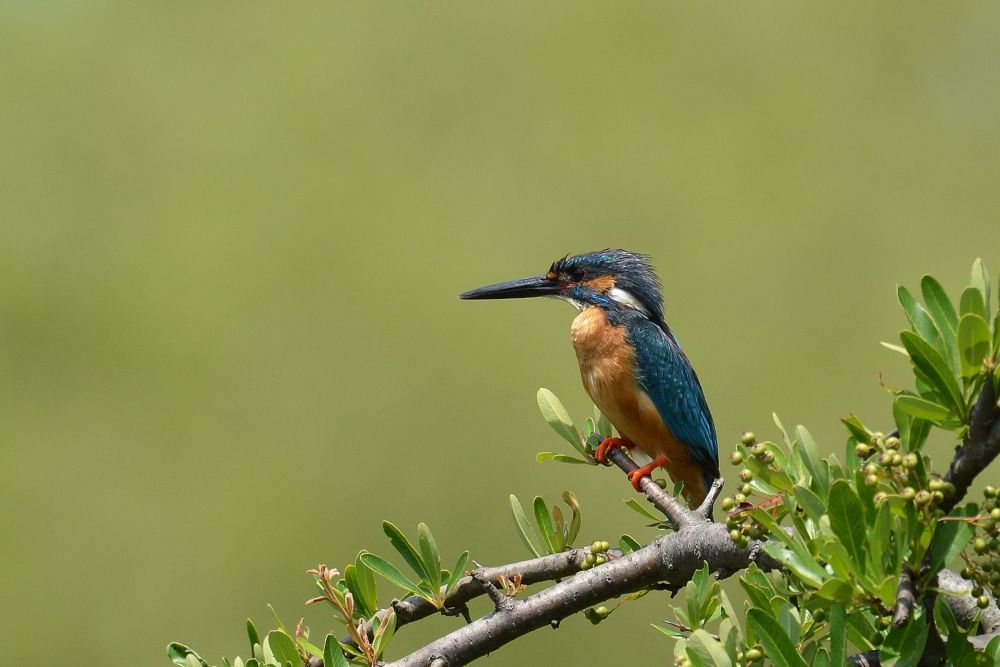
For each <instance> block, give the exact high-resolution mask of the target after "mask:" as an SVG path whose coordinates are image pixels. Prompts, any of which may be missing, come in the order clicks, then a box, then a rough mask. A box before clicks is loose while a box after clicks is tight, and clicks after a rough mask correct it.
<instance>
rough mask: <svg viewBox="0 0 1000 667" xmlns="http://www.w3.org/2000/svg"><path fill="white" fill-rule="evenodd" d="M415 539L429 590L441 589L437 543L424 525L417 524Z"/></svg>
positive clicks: (439, 556) (439, 558) (439, 557)
mask: <svg viewBox="0 0 1000 667" xmlns="http://www.w3.org/2000/svg"><path fill="white" fill-rule="evenodd" d="M417 538H418V542H419V543H420V555H421V559H422V560H423V563H424V571H425V572H426V573H427V583H428V584H429V585H430V587H431V590H435V591H437V590H440V588H441V555H440V553H438V547H437V542H436V541H435V540H434V534H433V533H432V532H431V529H430V528H429V527H428V526H427V524H426V523H422V522H421V523H418V524H417Z"/></svg>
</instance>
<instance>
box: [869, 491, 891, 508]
mask: <svg viewBox="0 0 1000 667" xmlns="http://www.w3.org/2000/svg"><path fill="white" fill-rule="evenodd" d="M887 497H888V496H886V493H885V491H879V492H878V493H876V494H875V496H874V497H873V498H872V502H874V503H875V507H878V506H879V505H881V504H882V503H883V502H885V499H886V498H887Z"/></svg>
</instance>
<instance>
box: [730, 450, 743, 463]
mask: <svg viewBox="0 0 1000 667" xmlns="http://www.w3.org/2000/svg"><path fill="white" fill-rule="evenodd" d="M729 462H730V463H732V464H733V465H734V466H738V465H740V464H741V463H743V452H733V455H732V456H730V457H729Z"/></svg>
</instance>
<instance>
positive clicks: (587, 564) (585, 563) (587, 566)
mask: <svg viewBox="0 0 1000 667" xmlns="http://www.w3.org/2000/svg"><path fill="white" fill-rule="evenodd" d="M592 567H594V564H593V563H592V562H590V561H589V560H585V561H583V562H582V563H580V569H581V570H584V571H586V570H589V569H590V568H592Z"/></svg>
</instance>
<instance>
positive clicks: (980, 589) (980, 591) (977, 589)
mask: <svg viewBox="0 0 1000 667" xmlns="http://www.w3.org/2000/svg"><path fill="white" fill-rule="evenodd" d="M983 592H984V591H983V587H982V586H976V587H975V588H973V589H972V597H974V598H977V597H979V596H980V595H982V594H983Z"/></svg>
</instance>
